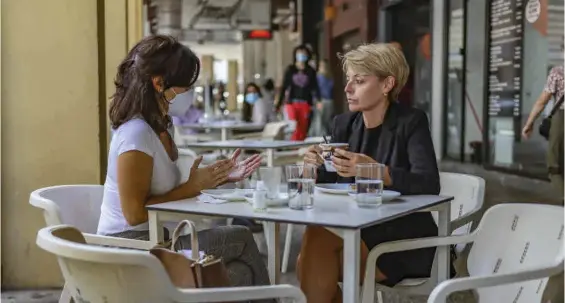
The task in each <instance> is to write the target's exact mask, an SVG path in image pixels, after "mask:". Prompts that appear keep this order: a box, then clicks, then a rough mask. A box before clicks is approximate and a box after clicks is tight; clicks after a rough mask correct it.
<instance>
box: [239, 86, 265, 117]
mask: <svg viewBox="0 0 565 303" xmlns="http://www.w3.org/2000/svg"><path fill="white" fill-rule="evenodd" d="M261 98H263V94H262V93H261V90H260V89H259V86H257V84H255V83H253V82H250V83H247V85H246V86H245V95H244V98H243V108H242V109H241V120H243V121H245V122H255V121H254V120H253V119H254V118H255V117H254V110H255V105H256V104H257V103H258V102H262V101H261Z"/></svg>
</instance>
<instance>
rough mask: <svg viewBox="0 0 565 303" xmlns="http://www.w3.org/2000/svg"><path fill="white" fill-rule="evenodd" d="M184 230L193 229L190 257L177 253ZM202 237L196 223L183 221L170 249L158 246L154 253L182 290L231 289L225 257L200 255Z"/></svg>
mask: <svg viewBox="0 0 565 303" xmlns="http://www.w3.org/2000/svg"><path fill="white" fill-rule="evenodd" d="M184 227H188V228H189V230H190V238H191V246H192V247H191V250H192V254H191V256H190V257H187V256H185V254H183V253H182V251H175V244H176V243H177V241H178V238H179V236H180V233H181V231H182V230H183V228H184ZM199 252H200V250H199V246H198V237H197V236H196V228H195V226H194V223H192V222H191V221H189V220H183V221H181V222H180V223H179V225H178V226H177V227H176V228H175V231H174V232H173V236H172V242H171V245H170V247H167V246H157V247H155V248H153V249H151V250H150V253H151V254H153V255H154V256H155V257H157V258H158V259H159V260H160V261H161V263H162V264H163V266H164V267H165V270H166V271H167V273H168V275H169V277H170V278H171V282H172V283H173V284H174V285H175V286H176V287H179V288H208V287H229V286H231V285H230V282H229V277H228V273H227V270H226V267H225V265H224V263H223V262H222V259H221V258H216V257H215V256H212V255H204V256H200V253H199Z"/></svg>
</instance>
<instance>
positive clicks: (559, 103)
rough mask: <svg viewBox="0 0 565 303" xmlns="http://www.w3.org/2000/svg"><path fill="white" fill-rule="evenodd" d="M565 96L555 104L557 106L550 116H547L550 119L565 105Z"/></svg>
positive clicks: (554, 106)
mask: <svg viewBox="0 0 565 303" xmlns="http://www.w3.org/2000/svg"><path fill="white" fill-rule="evenodd" d="M564 96H565V94H564V95H563V96H561V98H560V99H559V101H557V103H555V105H553V109H551V113H550V114H549V116H547V117H548V118H551V117H552V116H553V115H555V113H556V112H557V111H558V110H559V107H561V104H563V97H564Z"/></svg>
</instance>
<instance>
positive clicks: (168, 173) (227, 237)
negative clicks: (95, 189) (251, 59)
mask: <svg viewBox="0 0 565 303" xmlns="http://www.w3.org/2000/svg"><path fill="white" fill-rule="evenodd" d="M199 73H200V61H199V60H198V57H197V56H196V55H195V54H194V53H193V52H192V51H191V50H190V49H189V48H188V47H186V46H184V45H182V44H181V43H179V42H178V41H177V40H176V39H175V38H173V37H169V36H163V35H153V36H149V37H146V38H144V39H143V40H141V41H140V42H138V43H137V44H136V45H135V46H134V47H133V49H131V50H130V52H129V53H128V55H127V56H126V58H125V59H124V60H123V61H122V62H121V63H120V65H119V67H118V73H117V75H116V78H115V79H116V80H115V86H116V92H115V94H114V95H113V96H112V103H111V105H110V121H111V124H112V128H113V129H114V130H115V132H114V135H113V136H112V140H111V142H110V150H109V154H108V167H107V174H106V181H105V182H104V194H103V198H102V205H101V209H100V219H99V222H98V230H97V234H101V235H107V236H112V237H122V238H128V239H138V240H149V224H148V212H147V209H146V206H147V205H153V204H161V203H165V202H170V201H177V200H183V199H189V198H194V197H196V196H198V195H199V194H200V192H201V190H204V189H210V188H215V187H217V186H219V185H222V184H224V183H227V182H239V181H241V180H243V179H244V178H247V177H248V176H250V175H251V174H252V173H253V171H255V170H256V169H257V167H259V165H260V163H261V158H260V157H259V156H252V157H249V158H248V159H247V160H244V161H242V162H239V163H237V157H238V155H239V154H240V153H241V151H239V150H237V151H236V152H235V153H234V155H233V156H232V158H231V159H226V160H220V161H216V162H215V163H213V164H211V165H209V166H207V167H199V164H200V163H201V161H202V157H201V156H200V157H198V158H196V159H195V161H194V164H193V165H192V167H186V168H184V169H187V170H190V175H189V178H188V180H187V181H184V182H183V181H181V179H180V176H181V174H180V171H179V167H178V166H177V164H176V161H177V159H178V150H177V147H176V145H175V143H174V141H173V140H172V137H171V135H170V134H169V132H168V129H169V128H170V126H171V121H170V116H169V115H171V114H183V113H184V112H186V110H187V109H188V107H189V106H190V103H191V101H190V94H191V92H190V90H191V89H192V87H193V85H194V83H195V82H196V80H197V79H198V75H199ZM236 165H237V166H239V167H241V169H238V171H237V172H234V167H236ZM193 203H196V202H193ZM164 235H165V239H168V238H169V231H168V230H167V229H166V228H165V230H164ZM198 241H199V243H200V248H201V249H202V250H204V252H205V253H207V254H212V255H215V256H217V257H220V258H222V259H223V261H224V262H225V265H226V267H227V270H228V275H229V278H230V281H231V284H232V285H233V286H252V285H267V284H270V283H269V276H268V272H267V269H266V267H265V264H264V263H263V261H262V259H261V255H260V254H259V249H258V248H257V245H256V243H255V241H254V239H253V234H252V233H251V232H250V231H249V229H247V228H245V227H241V226H222V227H216V228H212V229H207V230H202V231H199V232H198ZM177 244H178V245H177V247H176V249H189V248H190V246H191V238H190V235H188V236H182V237H180V238H179V241H178V243H177ZM269 302H270V301H269Z"/></svg>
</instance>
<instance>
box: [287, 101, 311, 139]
mask: <svg viewBox="0 0 565 303" xmlns="http://www.w3.org/2000/svg"><path fill="white" fill-rule="evenodd" d="M285 110H286V114H287V116H288V118H289V119H290V120H293V121H296V130H294V133H293V134H292V136H291V137H290V140H293V141H304V139H306V137H307V136H308V119H309V118H310V111H311V110H312V107H311V106H310V105H309V104H308V103H306V102H293V103H290V104H286V105H285Z"/></svg>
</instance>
